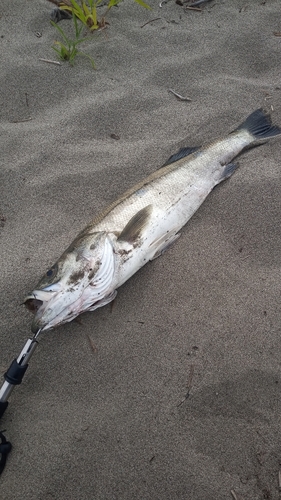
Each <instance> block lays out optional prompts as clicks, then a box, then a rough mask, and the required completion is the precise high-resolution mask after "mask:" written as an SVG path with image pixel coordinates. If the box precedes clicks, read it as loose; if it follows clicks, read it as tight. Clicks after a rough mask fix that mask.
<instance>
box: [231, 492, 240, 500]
mask: <svg viewBox="0 0 281 500" xmlns="http://www.w3.org/2000/svg"><path fill="white" fill-rule="evenodd" d="M230 493H231V495H232V497H233V498H234V500H238V497H237V495H236V493H235V491H234V490H230Z"/></svg>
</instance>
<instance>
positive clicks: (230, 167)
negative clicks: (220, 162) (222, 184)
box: [220, 163, 239, 181]
mask: <svg viewBox="0 0 281 500" xmlns="http://www.w3.org/2000/svg"><path fill="white" fill-rule="evenodd" d="M238 167H239V163H228V164H227V165H225V166H224V169H223V171H222V174H221V178H220V181H224V180H225V179H228V178H229V177H231V175H232V174H233V173H234V172H235V170H236V169H237V168H238Z"/></svg>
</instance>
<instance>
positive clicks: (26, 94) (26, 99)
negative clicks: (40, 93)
mask: <svg viewBox="0 0 281 500" xmlns="http://www.w3.org/2000/svg"><path fill="white" fill-rule="evenodd" d="M25 103H26V105H27V107H29V104H28V93H27V92H25Z"/></svg>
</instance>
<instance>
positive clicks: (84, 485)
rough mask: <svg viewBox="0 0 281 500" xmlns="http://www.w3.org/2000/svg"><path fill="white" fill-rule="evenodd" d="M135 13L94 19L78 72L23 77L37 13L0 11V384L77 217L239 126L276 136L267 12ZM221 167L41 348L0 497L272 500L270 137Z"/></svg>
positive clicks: (275, 460)
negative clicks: (176, 234)
mask: <svg viewBox="0 0 281 500" xmlns="http://www.w3.org/2000/svg"><path fill="white" fill-rule="evenodd" d="M147 1H149V0H147ZM150 4H151V5H153V10H152V11H147V10H146V9H144V8H142V7H140V6H139V5H137V4H136V3H135V2H133V1H129V0H125V1H124V2H123V3H121V4H120V6H119V7H117V8H113V9H112V10H111V11H110V12H109V14H108V17H107V20H108V22H109V25H107V29H105V30H102V31H100V32H98V33H95V34H94V35H93V36H92V38H93V39H90V40H87V41H86V42H85V43H84V44H83V45H81V50H84V52H85V53H87V54H89V55H90V56H91V57H92V58H93V59H94V60H95V63H96V68H97V69H96V70H93V69H92V67H91V64H90V62H89V60H88V59H86V58H85V57H82V56H78V57H77V59H76V60H75V65H74V66H73V67H72V66H70V65H69V63H68V62H62V64H61V65H55V64H48V63H46V62H43V61H41V60H40V58H46V59H51V60H57V56H56V54H55V52H54V51H53V50H52V44H53V41H54V40H56V39H58V33H57V31H56V30H55V28H54V27H52V26H51V25H50V21H49V19H50V11H51V10H52V7H53V6H52V4H51V3H49V2H47V1H45V0H38V1H36V2H34V1H27V0H26V1H21V2H16V1H11V0H2V2H1V6H0V16H1V17H0V46H1V55H0V58H1V76H0V77H1V84H0V96H1V157H2V165H1V169H0V176H1V180H0V211H1V228H0V233H1V238H0V247H1V248H0V267H1V282H0V287H1V291H0V296H1V310H0V316H1V318H0V325H1V327H0V369H1V373H3V372H4V371H5V369H6V368H7V367H8V366H9V364H10V362H11V361H12V359H13V358H14V357H16V356H17V355H18V354H19V352H20V351H21V349H22V347H23V345H24V343H25V341H26V339H27V338H28V337H29V336H30V335H31V333H30V325H31V321H32V316H31V314H30V313H29V312H28V311H27V310H26V309H25V307H24V306H23V305H21V304H22V302H23V299H24V297H25V296H26V294H27V293H28V292H30V291H31V290H32V289H33V288H34V286H35V285H36V283H37V281H38V280H39V278H40V277H41V276H42V275H43V274H44V272H45V271H46V270H47V269H48V267H49V266H50V265H51V264H53V263H54V262H55V260H56V259H57V258H58V256H59V255H60V254H61V253H62V251H63V250H64V249H65V248H66V247H67V246H68V244H69V243H70V242H71V241H72V239H73V238H74V237H75V236H76V234H77V233H78V232H79V231H80V230H81V229H82V228H83V226H84V225H86V223H88V222H89V221H90V220H91V219H92V217H93V216H94V215H95V214H96V213H97V212H99V211H101V210H102V209H103V208H105V207H106V205H107V204H109V203H110V202H112V201H113V200H114V199H115V198H117V197H118V196H119V195H120V194H121V193H122V192H123V191H124V190H125V189H127V188H129V187H131V186H132V185H133V184H134V183H136V182H138V181H139V180H141V179H142V178H143V177H144V176H146V175H148V174H150V173H151V172H153V171H154V170H156V168H158V167H159V166H161V165H162V164H163V163H164V162H165V161H166V160H167V158H168V157H169V156H170V155H171V154H173V153H175V152H176V151H178V149H179V148H180V147H182V146H200V145H202V144H204V143H208V142H209V141H212V140H214V139H216V138H218V137H220V136H222V135H225V134H227V133H228V132H230V131H231V130H233V129H234V128H235V127H237V126H238V125H239V124H240V123H241V122H242V121H243V120H244V119H245V118H246V117H247V115H249V114H250V113H251V112H252V111H254V110H255V109H257V108H260V107H263V108H265V109H266V110H267V111H269V112H270V113H271V115H272V118H273V121H274V122H275V123H277V124H279V125H281V104H280V97H281V81H280V54H281V38H280V37H278V36H275V35H274V32H280V31H281V17H280V1H278V0H265V1H262V0H256V1H250V0H249V1H243V0H231V1H223V0H214V1H212V2H209V3H207V4H206V5H205V7H204V8H202V12H199V11H191V10H185V8H184V6H180V5H177V4H176V3H175V1H174V0H170V1H169V2H168V3H166V4H163V6H162V7H160V6H159V2H158V1H157V2H156V1H153V0H151V1H150ZM100 12H103V10H102V9H101V10H100ZM59 26H61V27H62V28H63V29H64V30H65V32H66V33H68V34H69V35H70V34H71V33H72V32H73V25H72V21H67V20H65V21H62V22H61V23H60V24H59ZM170 88H172V89H173V90H174V91H176V92H178V93H179V94H181V95H182V96H188V97H190V98H191V99H192V100H191V102H187V101H180V100H178V99H177V98H176V97H175V96H174V95H173V94H172V93H170V92H168V90H169V89H170ZM112 134H115V136H118V137H119V139H116V138H114V137H115V136H113V137H112ZM239 163H240V168H239V170H238V171H237V172H236V173H235V174H234V175H233V177H232V178H231V179H229V180H227V181H226V182H224V183H223V184H222V185H220V186H219V187H218V188H216V189H215V190H214V191H213V192H212V193H211V194H210V196H209V197H208V198H207V200H206V201H205V202H204V204H203V205H202V207H201V208H200V209H199V210H198V212H197V213H196V214H195V216H194V217H193V218H192V219H191V221H190V222H189V223H188V224H187V225H186V227H185V228H184V229H183V231H182V236H181V238H180V239H179V240H178V241H177V242H176V243H175V245H173V247H172V248H171V249H169V251H168V252H166V253H165V254H164V255H163V256H162V257H161V258H159V259H156V260H155V261H153V262H152V263H149V264H148V265H147V266H145V267H144V268H143V269H142V270H141V271H139V272H138V273H137V274H136V275H134V276H133V277H132V278H131V279H130V280H129V281H128V282H127V283H126V284H125V285H123V286H122V287H121V288H120V289H119V292H118V296H117V299H116V301H115V303H114V306H113V308H111V307H110V305H109V306H106V307H104V308H101V309H99V310H97V311H95V312H93V313H86V314H84V315H82V316H81V318H80V319H81V321H80V322H76V321H74V322H72V323H69V324H67V325H64V326H62V327H60V328H59V329H57V330H53V331H50V332H47V333H46V334H44V335H42V337H41V341H40V343H39V346H38V348H37V350H36V352H35V354H34V356H33V358H32V359H31V361H30V365H29V368H28V371H27V373H26V375H25V378H24V381H23V383H22V385H21V386H20V387H16V389H15V391H14V392H13V394H12V395H11V397H10V399H9V407H8V409H7V411H6V413H5V415H4V417H3V418H2V420H1V427H0V429H6V432H5V435H6V437H7V439H8V440H9V441H11V442H12V444H13V450H12V453H11V454H10V455H9V457H8V462H7V466H6V469H5V471H4V473H3V474H2V476H1V478H0V491H1V493H0V496H1V498H3V499H5V500H20V499H28V500H50V499H58V500H77V499H79V500H86V499H89V500H113V499H114V500H115V499H116V500H132V499H141V500H144V499H147V500H156V499H157V500H162V499H165V500H166V499H171V500H174V499H175V500H176V499H180V500H183V499H185V500H225V499H230V500H231V499H234V500H235V499H237V500H262V499H270V500H277V499H279V498H280V493H279V487H278V472H279V470H280V469H281V432H280V398H281V393H280V391H281V378H280V368H281V361H280V360H281V347H280V346H281V344H280V331H281V327H280V292H281V283H280V247H281V232H280V209H281V201H280V200H281V198H280V188H281V174H280V139H278V138H276V139H274V140H272V141H270V142H269V143H267V144H266V145H264V146H262V147H260V148H256V149H253V150H251V151H248V152H246V153H245V154H244V155H243V156H241V158H240V159H239ZM1 383H2V382H1ZM187 392H188V393H189V397H188V398H185V396H186V394H187Z"/></svg>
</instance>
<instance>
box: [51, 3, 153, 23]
mask: <svg viewBox="0 0 281 500" xmlns="http://www.w3.org/2000/svg"><path fill="white" fill-rule="evenodd" d="M121 1H122V0H109V2H108V4H107V6H106V7H107V8H106V11H105V13H104V15H103V16H102V17H101V18H100V20H99V19H98V15H97V7H98V6H99V4H100V3H101V2H102V0H87V1H85V0H81V5H79V4H78V3H77V2H76V0H66V2H65V4H64V3H63V2H61V4H60V9H61V10H66V11H68V12H72V14H75V16H76V17H77V18H78V19H79V20H80V21H81V22H82V23H83V24H85V26H88V28H90V30H97V29H99V28H103V27H105V25H106V21H105V16H106V15H107V13H108V11H109V10H110V9H111V8H112V7H114V6H115V5H118V4H119V3H120V2H121ZM134 1H135V2H136V3H138V4H139V5H141V6H142V7H145V8H146V9H151V7H150V6H149V5H147V4H146V3H145V2H144V1H143V0H134ZM70 4H71V5H70Z"/></svg>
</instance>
